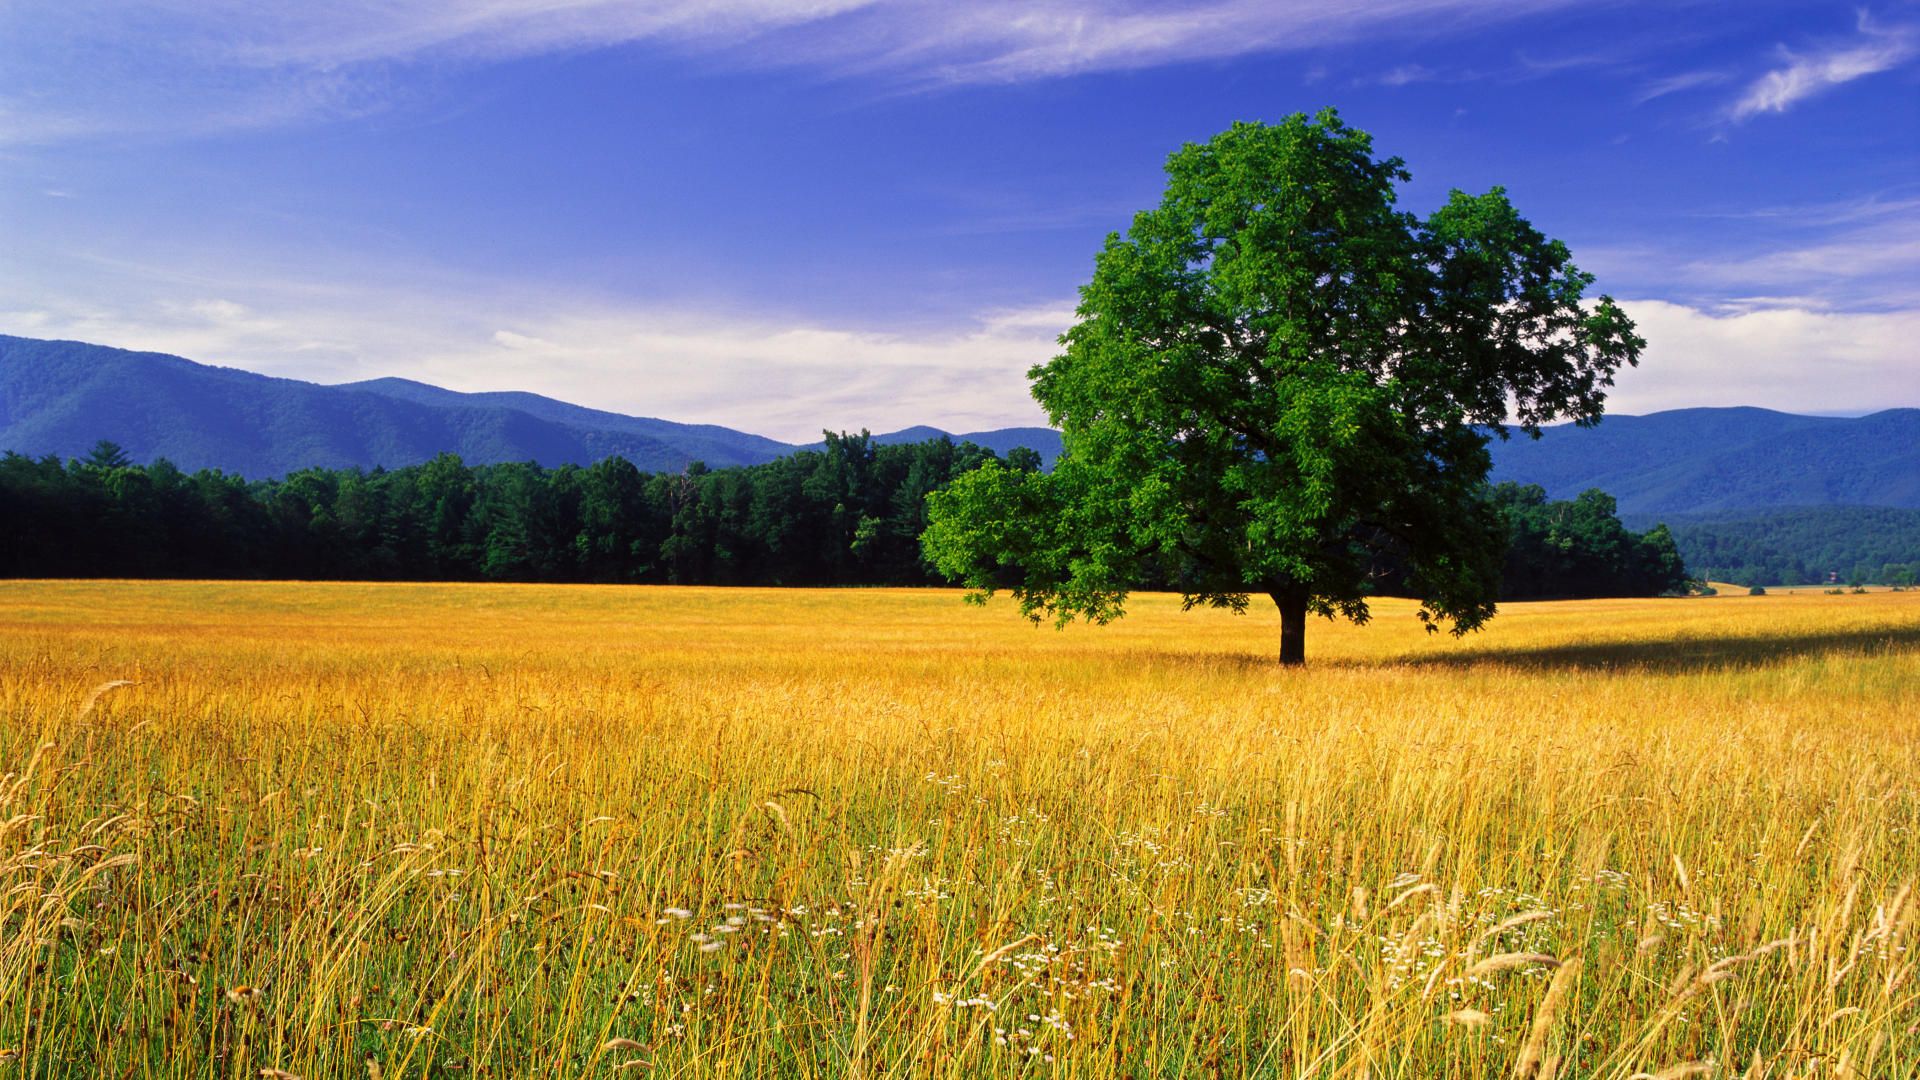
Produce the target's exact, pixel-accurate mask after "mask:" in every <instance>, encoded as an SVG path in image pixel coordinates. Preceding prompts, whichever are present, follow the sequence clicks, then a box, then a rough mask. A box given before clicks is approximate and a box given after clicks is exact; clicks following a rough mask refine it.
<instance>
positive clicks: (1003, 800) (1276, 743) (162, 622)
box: [0, 583, 1920, 1080]
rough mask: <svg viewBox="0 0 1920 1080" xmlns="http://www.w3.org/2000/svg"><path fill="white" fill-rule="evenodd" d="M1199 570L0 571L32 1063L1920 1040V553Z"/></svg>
mask: <svg viewBox="0 0 1920 1080" xmlns="http://www.w3.org/2000/svg"><path fill="white" fill-rule="evenodd" d="M1177 608H1178V605H1177V601H1175V600H1174V599H1173V598H1170V597H1158V596H1149V597H1140V598H1137V601H1136V604H1135V606H1134V610H1133V612H1132V613H1131V614H1129V616H1128V617H1127V618H1126V619H1124V620H1122V621H1121V622H1119V623H1117V624H1115V625H1114V626H1111V627H1107V628H1087V627H1076V628H1073V629H1070V630H1068V631H1066V632H1055V631H1053V630H1051V629H1044V630H1036V629H1033V628H1030V627H1029V626H1027V625H1026V624H1024V623H1022V622H1020V621H1019V620H1018V619H1017V618H1015V617H1014V615H1013V614H1012V613H1011V611H1010V609H1009V608H1008V607H1006V606H1003V605H997V604H996V605H994V606H991V607H989V608H988V609H986V610H979V609H975V608H972V607H968V606H965V605H962V604H961V603H959V600H958V594H956V593H951V592H933V591H849V592H830V591H805V592H802V591H791V592H781V591H761V590H738V591H727V590H699V589H673V590H670V589H625V588H596V587H582V588H564V587H533V586H472V585H458V586H408V585H381V586H370V585H368V586H363V585H298V584H273V585H252V584H198V583H152V584H135V583H13V584H5V585H0V718H3V720H0V722H3V725H4V726H3V727H0V773H4V774H5V777H4V780H3V781H0V910H3V911H4V913H5V914H4V920H3V921H0V989H3V990H4V993H3V994H0V1047H3V1048H4V1051H0V1056H5V1057H6V1058H7V1059H8V1060H9V1061H10V1062H11V1063H10V1064H6V1063H0V1075H4V1074H5V1073H4V1071H5V1070H13V1071H15V1072H17V1073H18V1074H19V1075H33V1076H56V1075H65V1076H118V1075H132V1076H148V1075H160V1076H171V1075H196V1076H249V1077H252V1076H260V1075H263V1072H262V1071H263V1070H282V1071H283V1072H285V1073H291V1074H294V1075H297V1076H302V1077H309V1078H311V1077H320V1076H355V1077H368V1076H377V1077H398V1076H421V1075H429V1074H431V1075H480V1074H484V1075H493V1076H530V1075H542V1076H547V1075H576V1074H579V1075H599V1074H611V1073H613V1072H615V1071H616V1070H625V1071H624V1072H622V1073H621V1074H622V1075H633V1076H692V1075H698V1076H758V1075H800V1076H822V1077H840V1076H847V1075H862V1076H882V1075H892V1076H904V1075H916V1076H918V1075H934V1076H955V1077H959V1076H973V1075H978V1074H981V1073H997V1074H1005V1073H1013V1072H1022V1073H1032V1074H1034V1075H1059V1076H1076V1077H1105V1076H1127V1077H1132V1076H1155V1075H1169V1076H1170V1075H1213V1074H1221V1075H1271V1076H1286V1077H1294V1076H1313V1077H1347V1078H1358V1077H1363V1076H1365V1077H1371V1078H1382V1077H1398V1078H1408V1080H1412V1078H1423V1077H1437V1076H1457V1077H1480V1076H1509V1075H1514V1074H1515V1072H1516V1070H1519V1071H1520V1073H1521V1074H1523V1075H1529V1076H1555V1077H1562V1078H1564V1077H1609V1078H1619V1080H1625V1078H1627V1077H1631V1076H1633V1075H1635V1074H1648V1075H1656V1076H1666V1077H1679V1076H1683V1075H1700V1076H1749V1075H1751V1076H1756V1077H1794V1078H1799V1077H1839V1076H1855V1077H1862V1078H1866V1077H1872V1078H1882V1077H1890V1078H1901V1080H1911V1078H1915V1077H1920V978H1917V977H1916V963H1917V961H1920V957H1916V955H1915V951H1914V949H1915V946H1916V921H1920V916H1917V915H1916V911H1917V910H1920V898H1917V897H1916V896H1915V895H1914V893H1915V888H1914V886H1915V881H1916V878H1920V835H1917V834H1916V831H1915V830H1916V826H1917V825H1920V792H1917V791H1916V776H1920V593H1876V594H1871V595H1844V596H1827V595H1795V596H1767V597H1745V596H1722V597H1718V598H1713V599H1702V600H1686V601H1671V600H1669V601H1595V602H1584V603H1564V604H1535V605H1515V606H1512V607H1509V608H1507V609H1504V610H1503V611H1502V613H1501V615H1500V616H1499V618H1497V619H1496V620H1495V622H1494V624H1493V625H1492V627H1491V629H1489V630H1488V631H1487V632H1486V633H1483V634H1479V635H1475V636H1473V637H1470V638H1467V639H1465V640H1460V641H1455V640H1453V639H1450V638H1446V637H1427V636H1425V635H1423V634H1421V632H1420V630H1419V627H1418V625H1417V623H1415V621H1414V620H1413V619H1412V618H1411V617H1410V614H1409V611H1408V609H1407V607H1406V606H1405V605H1402V604H1399V603H1394V602H1386V603H1382V604H1380V605H1379V614H1378V621H1377V622H1376V624H1375V625H1373V626H1369V627H1364V628H1353V627H1346V626H1335V625H1332V624H1328V623H1320V622H1316V623H1314V624H1312V625H1311V626H1310V628H1309V629H1310V634H1309V666H1308V668H1307V669H1306V670H1305V671H1281V670H1278V669H1276V668H1275V667H1274V666H1273V665H1272V663H1271V656H1272V654H1273V652H1274V651H1275V648H1276V647H1277V626H1276V624H1277V620H1276V619H1274V618H1273V617H1272V615H1271V613H1270V612H1268V611H1265V610H1259V609H1256V613H1255V614H1254V615H1252V616H1249V617H1245V618H1235V617H1232V616H1230V615H1225V614H1221V613H1215V612H1194V613H1190V614H1181V613H1180V612H1179V611H1178V610H1177ZM118 680H128V681H129V684H128V685H123V686H113V687H109V688H106V689H101V690H99V692H98V694H97V696H95V694H94V692H95V691H96V689H98V688H100V687H102V686H103V684H107V683H110V682H115V681H118ZM90 700H91V701H92V704H91V705H90V706H89V705H88V702H89V701H90ZM1688 1069H1692V1070H1694V1071H1691V1072H1689V1071H1687V1070H1688ZM264 1075H268V1076H273V1075H279V1074H276V1073H272V1072H267V1073H265V1074H264Z"/></svg>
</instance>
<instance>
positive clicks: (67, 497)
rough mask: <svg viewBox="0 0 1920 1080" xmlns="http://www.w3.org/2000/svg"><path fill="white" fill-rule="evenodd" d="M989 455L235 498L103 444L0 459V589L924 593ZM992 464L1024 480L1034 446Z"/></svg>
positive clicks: (269, 488) (307, 481) (339, 477)
mask: <svg viewBox="0 0 1920 1080" xmlns="http://www.w3.org/2000/svg"><path fill="white" fill-rule="evenodd" d="M988 460H997V459H996V458H995V456H994V454H993V453H992V451H989V450H983V449H981V448H979V447H976V446H973V445H972V444H969V443H961V444H957V445H956V444H954V443H952V442H950V441H947V440H944V439H943V440H934V441H929V442H923V443H917V444H911V445H899V446H876V445H874V443H873V442H872V440H871V439H869V438H868V437H867V435H866V434H865V433H862V434H860V435H829V436H828V438H827V441H826V444H825V449H823V450H820V451H806V452H801V453H797V454H793V455H790V456H788V457H784V458H780V459H777V460H775V461H772V462H768V463H766V464H763V465H755V466H746V467H739V468H732V469H721V470H709V469H706V468H705V467H704V466H700V465H695V466H693V467H691V468H688V469H686V470H685V471H683V472H676V473H643V472H641V471H640V470H639V469H637V468H635V467H634V466H633V465H632V464H631V463H629V462H627V461H626V460H625V459H622V458H609V459H606V460H604V461H601V462H598V463H597V464H594V465H591V466H586V467H581V466H575V465H564V466H561V467H559V468H556V469H545V468H541V467H540V466H538V465H533V464H505V465H484V466H478V467H470V466H467V465H465V464H463V463H462V462H461V460H460V459H459V458H458V457H455V456H453V455H450V454H443V455H441V456H439V457H436V458H434V459H433V460H431V461H428V462H426V463H425V464H423V465H416V466H411V467H408V468H403V469H395V470H392V471H386V470H380V469H375V470H373V471H371V472H366V471H362V470H359V469H306V470H303V471H300V472H296V473H293V474H292V475H290V476H287V477H285V478H283V479H279V480H270V481H257V482H253V483H249V482H247V481H245V480H243V479H241V478H240V477H237V476H233V475H230V474H226V473H221V472H218V471H213V470H203V471H200V472H196V473H192V474H187V473H183V472H182V471H181V470H180V469H178V468H175V467H174V466H172V465H171V464H169V463H167V462H165V461H161V462H156V463H154V464H153V465H150V466H146V467H140V466H136V465H133V464H132V463H131V462H129V461H128V460H127V458H126V455H124V454H123V453H121V452H120V451H119V449H118V448H117V447H114V446H112V445H111V444H103V445H102V446H101V447H100V448H98V449H96V450H95V452H94V453H93V454H91V455H89V456H88V457H86V458H83V459H77V460H74V461H72V462H69V463H66V464H63V463H61V462H60V461H59V460H57V459H54V458H51V457H48V458H38V459H36V458H27V457H23V456H21V455H18V454H8V455H6V456H5V457H4V458H0V575H5V576H12V577H73V576H81V577H209V578H300V579H351V580H413V581H422V580H442V581H551V582H635V583H638V582H652V583H670V584H721V585H747V584H760V585H869V584H894V585H916V584H928V583H930V582H932V581H933V580H934V578H932V577H931V576H930V575H929V573H928V571H927V570H926V568H925V567H924V565H923V563H922V561H921V555H920V547H919V538H920V534H921V532H922V531H923V530H924V528H925V527H926V505H927V493H928V492H930V491H933V490H934V489H936V488H938V487H940V486H942V485H944V484H946V483H947V482H948V481H950V480H951V479H952V478H953V477H955V476H957V475H959V474H961V473H963V472H966V471H968V470H971V469H973V468H975V467H976V466H978V465H979V464H980V463H982V462H984V461H988ZM1005 465H1006V467H1009V468H1014V469H1028V470H1031V469H1037V468H1039V457H1038V455H1037V454H1035V453H1034V452H1033V451H1030V450H1022V449H1018V448H1016V449H1015V450H1013V451H1010V452H1009V453H1008V455H1007V459H1006V462H1005Z"/></svg>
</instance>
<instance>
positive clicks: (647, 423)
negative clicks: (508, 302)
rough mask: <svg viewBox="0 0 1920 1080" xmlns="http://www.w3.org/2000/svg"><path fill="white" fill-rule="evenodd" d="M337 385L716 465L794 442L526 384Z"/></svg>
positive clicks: (744, 460)
mask: <svg viewBox="0 0 1920 1080" xmlns="http://www.w3.org/2000/svg"><path fill="white" fill-rule="evenodd" d="M337 389H341V390H363V391H366V392H368V393H372V394H380V395H382V396H385V397H391V398H398V399H400V400H402V401H412V402H415V403H417V404H421V405H432V406H436V407H451V408H471V407H474V406H482V407H487V408H499V409H510V410H513V411H516V412H523V413H526V414H527V415H529V416H532V417H535V418H538V419H541V420H546V421H548V422H551V423H555V424H562V425H565V426H567V427H571V428H577V429H580V430H582V431H595V432H617V433H620V434H624V435H634V436H639V437H641V438H645V439H652V440H657V441H659V442H661V443H663V444H668V445H671V446H673V447H675V448H676V449H677V450H679V451H681V452H683V453H686V454H689V455H691V456H692V458H693V460H697V461H704V462H706V463H707V464H708V465H713V466H721V465H750V464H754V463H756V462H761V461H771V460H773V459H774V458H777V457H779V456H781V455H782V454H790V453H792V452H793V447H791V446H789V445H787V444H786V443H783V442H779V441H776V440H774V439H769V438H766V437H764V436H760V435H750V434H748V433H746V432H744V431H735V430H733V429H732V428H725V427H720V426H719V425H717V424H677V423H674V422H673V421H671V420H655V419H653V418H651V417H645V416H627V415H626V414H624V413H615V412H603V411H601V410H599V409H589V408H587V407H585V406H584V405H571V404H568V403H567V402H564V401H556V400H554V399H553V398H550V397H541V396H540V395H539V394H529V393H526V392H525V391H521V390H498V391H489V392H482V393H477V394H465V393H461V392H460V391H457V390H447V389H444V388H442V387H438V386H433V385H430V384H428V383H423V382H414V381H413V380H412V379H370V380H368V381H366V382H357V383H343V384H341V385H340V386H339V387H337Z"/></svg>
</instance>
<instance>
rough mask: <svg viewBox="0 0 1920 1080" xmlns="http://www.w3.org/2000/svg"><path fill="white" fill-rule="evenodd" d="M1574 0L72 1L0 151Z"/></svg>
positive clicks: (971, 70) (1493, 11) (19, 58)
mask: <svg viewBox="0 0 1920 1080" xmlns="http://www.w3.org/2000/svg"><path fill="white" fill-rule="evenodd" d="M1572 6H1575V0H1358V2H1353V3H1344V4H1310V3H1303V2H1299V0H1211V2H1202V3H1197V4H1185V5H1180V6H1177V7H1145V6H1141V5H1138V4H1135V3H1131V2H1129V0H977V2H970V3H960V4H956V3H949V2H947V0H438V2H432V3H392V2H390V0H340V2H333V3H323V4H313V3H297V2H293V0H279V2H258V0H73V2H71V3H67V4H61V5H53V4H40V5H32V4H12V5H0V144H4V143H8V142H12V143H31V142H48V141H60V140H66V139H72V138H84V137H89V136H102V135H109V136H110V135H124V134H129V133H134V132H141V133H147V134H180V133H205V132H210V131H221V130H232V129H246V128H261V127H271V126H276V125H281V124H286V123H291V122H298V121H312V120H323V121H324V120H329V119H335V118H341V117H355V116H361V115H366V114H368V113H370V112H375V111H378V110H379V109H381V108H383V107H385V106H386V104H387V103H388V102H389V101H390V100H392V98H393V97H394V96H395V95H397V94H401V93H403V92H404V91H403V90H402V89H401V84H402V83H404V82H405V80H396V79H394V78H393V77H392V73H393V71H394V70H395V69H396V67H397V66H401V65H407V64H423V65H442V64H446V63H461V62H478V61H489V60H501V59H511V58H514V57H522V56H530V55H537V54H542V53H549V52H555V51H563V50H578V49H594V48H602V47H609V46H615V45H623V44H630V43H634V42H655V43H659V44H662V45H665V46H668V47H673V48H678V49H683V50H691V51H694V52H697V53H700V54H703V55H707V56H711V57H715V58H721V59H723V60H724V62H728V63H735V64H743V65H758V66H780V67H796V66H797V67H802V68H806V69H809V70H814V71H817V72H820V73H823V74H826V75H832V76H840V75H859V74H866V75H877V76H881V77H885V78H888V79H891V80H895V81H900V82H905V83H908V84H913V85H939V84H952V83H1008V82H1020V81H1026V80H1032V79H1044V78H1056V77H1062V76H1069V75H1075V74H1081V73H1086V72H1097V71H1117V70H1132V69H1140V68H1148V67H1154V66H1159V65H1165V64H1174V63H1182V62H1191V61H1207V60H1219V59H1225V58H1230V57H1235V56H1243V55H1248V54H1256V53H1286V52H1300V51H1304V50H1307V49H1312V48H1315V47H1319V46H1324V45H1328V44H1334V43H1340V42H1348V41H1353V40H1357V39H1360V38H1363V37H1381V36H1390V35H1396V34H1401V35H1404V34H1409V33H1412V32H1414V30H1415V28H1417V29H1418V32H1420V33H1422V34H1431V33H1433V32H1434V28H1436V27H1441V28H1446V29H1447V30H1448V31H1450V32H1455V31H1461V30H1465V29H1469V28H1471V27H1474V26H1478V25H1484V24H1486V23H1489V22H1493V21H1498V20H1505V19H1512V18H1517V17H1521V16H1525V15H1528V14H1533V13H1537V12H1541V11H1546V10H1551V9H1556V8H1565V7H1572Z"/></svg>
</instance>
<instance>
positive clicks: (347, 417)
mask: <svg viewBox="0 0 1920 1080" xmlns="http://www.w3.org/2000/svg"><path fill="white" fill-rule="evenodd" d="M943 436H944V437H950V438H954V439H956V440H966V441H973V442H975V443H978V444H979V445H981V446H986V447H989V448H991V449H993V450H995V451H996V452H998V453H1001V454H1004V453H1006V451H1008V450H1010V449H1012V448H1013V447H1015V446H1023V445H1032V447H1033V449H1035V450H1036V451H1038V452H1039V453H1040V454H1041V456H1042V458H1043V459H1044V460H1045V461H1047V462H1048V463H1051V462H1052V460H1053V458H1054V457H1055V456H1057V455H1058V453H1059V447H1060V436H1059V435H1058V433H1056V432H1054V431H1052V430H1050V429H1047V428H1007V429H1003V430H998V431H982V432H968V433H963V434H960V435H954V436H947V434H946V433H945V432H940V431H937V430H936V429H933V428H910V429H908V430H906V431H900V432H890V433H887V434H883V435H878V436H875V441H877V442H881V443H898V442H915V441H919V440H921V439H922V438H940V437H943ZM101 439H110V440H112V441H113V442H116V443H118V444H120V446H121V448H122V449H124V450H125V451H126V452H127V454H128V455H129V456H130V457H132V458H133V459H134V460H135V461H139V462H150V461H153V460H155V459H158V458H166V459H167V460H169V461H171V462H173V463H174V464H175V465H178V466H180V467H181V468H183V469H186V470H188V471H193V470H196V469H203V468H212V469H220V470H223V471H225V472H230V473H237V474H239V475H241V476H245V477H248V478H252V479H263V478H270V477H278V476H284V475H286V474H287V473H290V472H296V471H298V470H300V469H305V468H313V467H324V468H353V467H359V468H374V467H376V466H384V467H386V468H398V467H400V466H405V465H413V464H418V463H419V462H422V461H426V460H428V459H429V458H432V457H433V456H434V455H436V454H439V453H443V452H451V453H455V454H458V455H460V457H461V458H462V459H463V460H465V461H466V462H467V463H468V464H470V465H486V464H496V463H499V462H505V461H537V462H539V463H540V464H542V465H546V466H557V465H563V464H579V465H584V464H590V463H592V462H595V461H599V460H601V459H603V458H607V457H614V456H619V457H624V458H626V459H627V460H629V461H631V462H633V463H634V464H635V465H637V466H638V467H640V468H641V469H643V470H647V471H677V470H679V469H682V468H685V467H686V466H687V465H688V464H689V463H691V462H694V461H699V462H704V463H705V464H707V465H708V466H711V467H714V468H724V467H727V466H732V465H755V464H759V463H762V462H766V461H771V460H773V459H775V458H778V457H782V456H785V455H787V454H791V453H794V452H795V451H796V450H799V449H802V447H797V446H794V445H791V444H788V443H783V442H779V441H777V440H774V439H769V438H766V437H764V436H760V435H753V434H749V433H747V432H743V431H735V430H733V429H732V428H726V427H720V426H717V425H713V424H681V423H675V422H673V421H670V420H659V419H653V418H650V417H639V416H627V415H624V414H621V413H614V412H606V411H603V410H599V409H590V408H586V407H584V406H580V405H573V404H569V403H567V402H564V401H556V400H554V399H553V398H548V397H542V396H540V395H538V394H530V393H524V392H520V391H498V392H483V393H462V392H460V391H455V390H448V389H445V388H443V387H438V386H433V385H430V384H427V383H422V382H415V381H413V380H410V379H395V378H387V379H373V380H369V381H365V382H357V383H346V384H343V385H338V386H325V385H321V384H318V383H311V382H303V381H301V380H298V379H284V378H275V377H272V376H267V375H258V374H255V373H253V372H248V371H240V370H237V369H233V368H222V367H213V366H209V365H206V364H200V363H195V362H194V361H191V360H187V359H184V358H182V357H178V356H171V355H168V354H165V353H152V352H133V351H129V350H125V349H115V348H110V347H107V346H103V345H92V344H87V343H85V342H77V341H43V340H39V339H34V338H22V337H8V336H5V335H0V451H6V450H11V451H14V452H17V453H22V454H27V455H31V456H35V457H38V456H42V455H46V454H53V455H55V456H57V457H62V458H72V457H79V456H82V455H84V454H86V453H87V452H88V451H89V450H90V449H92V447H93V445H94V444H95V443H96V442H98V441H99V440H101ZM816 445H817V444H816Z"/></svg>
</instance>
